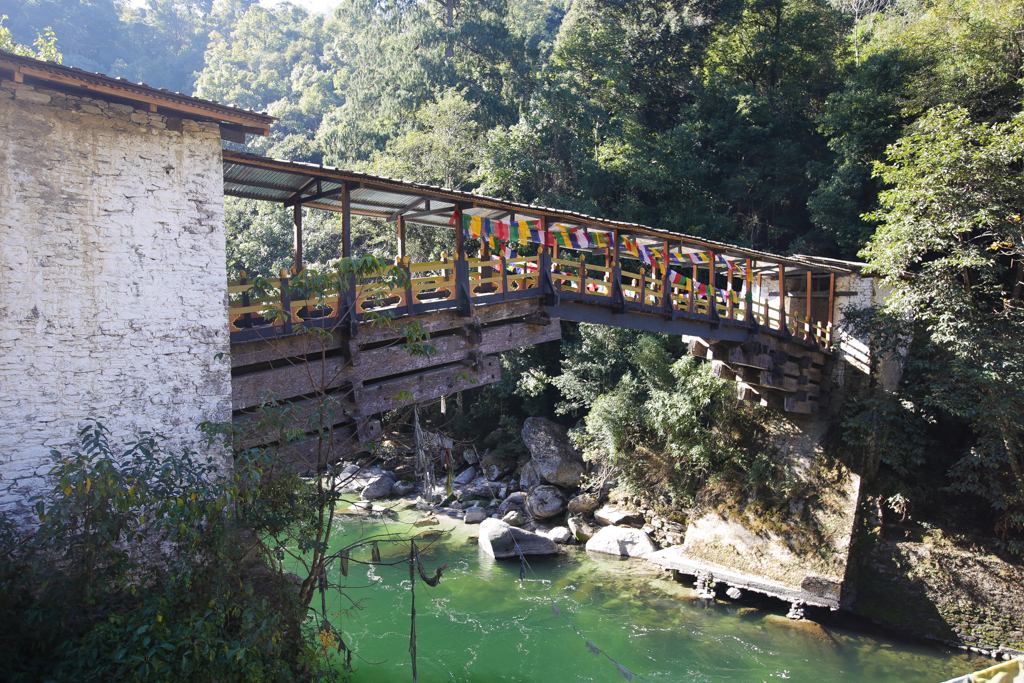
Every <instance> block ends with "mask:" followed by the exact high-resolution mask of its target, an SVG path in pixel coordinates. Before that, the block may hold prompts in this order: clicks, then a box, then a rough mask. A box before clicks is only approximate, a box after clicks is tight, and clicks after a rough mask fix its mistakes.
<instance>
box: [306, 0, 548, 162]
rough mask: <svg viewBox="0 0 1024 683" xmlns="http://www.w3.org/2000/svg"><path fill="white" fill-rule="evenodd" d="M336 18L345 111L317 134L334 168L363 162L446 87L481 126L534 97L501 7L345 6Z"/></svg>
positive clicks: (361, 1) (524, 58) (460, 3)
mask: <svg viewBox="0 0 1024 683" xmlns="http://www.w3.org/2000/svg"><path fill="white" fill-rule="evenodd" d="M336 17H337V18H338V19H337V20H338V21H347V22H349V26H350V29H349V33H348V35H350V36H351V40H350V42H349V43H348V44H347V45H346V48H347V51H348V53H349V58H348V63H349V65H350V68H349V69H348V71H347V72H346V88H345V103H344V106H342V107H340V108H339V109H337V110H336V111H335V112H333V113H332V114H331V116H329V117H328V118H327V119H326V120H325V121H324V124H323V126H322V127H321V129H320V131H319V133H318V139H319V140H320V141H321V144H322V145H323V147H324V149H325V151H326V152H327V158H328V159H329V160H330V162H331V163H335V164H351V163H353V162H356V161H365V160H367V159H369V158H370V157H371V156H372V154H373V153H374V152H375V151H378V150H380V149H383V147H384V145H385V144H386V142H387V141H388V140H389V139H391V138H392V137H396V136H399V135H401V134H403V133H404V132H407V131H408V130H410V129H411V128H413V127H414V125H413V121H412V118H411V116H410V113H411V112H415V111H418V110H419V109H420V108H421V107H422V106H423V105H425V104H426V103H428V102H430V101H431V100H433V99H434V97H435V93H439V92H443V91H444V90H446V89H448V88H454V89H456V90H458V91H459V92H462V93H464V96H465V98H466V99H467V100H468V101H470V102H473V103H474V104H476V105H477V110H476V113H475V117H476V118H477V120H479V121H481V123H482V124H483V125H484V126H486V127H490V126H493V125H495V124H496V123H499V122H500V123H507V122H510V121H512V120H514V118H515V117H516V116H518V114H519V111H520V109H521V108H522V107H523V105H524V104H525V102H526V100H527V98H528V97H529V95H530V92H531V91H532V86H531V84H530V81H531V77H532V68H531V67H532V65H531V63H530V60H529V59H528V55H527V52H526V47H525V42H524V39H523V38H522V36H520V35H518V34H517V33H515V32H513V31H512V30H511V29H510V27H509V25H508V8H507V5H506V3H505V1H504V0H486V1H485V2H470V1H469V0H437V1H434V2H412V1H409V0H346V2H345V3H344V4H343V5H341V6H340V7H339V8H338V10H336Z"/></svg>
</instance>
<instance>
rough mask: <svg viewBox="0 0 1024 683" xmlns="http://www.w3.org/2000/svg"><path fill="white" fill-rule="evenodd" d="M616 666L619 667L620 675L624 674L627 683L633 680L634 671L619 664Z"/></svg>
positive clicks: (616, 663)
mask: <svg viewBox="0 0 1024 683" xmlns="http://www.w3.org/2000/svg"><path fill="white" fill-rule="evenodd" d="M615 666H617V667H619V673H620V674H622V677H623V678H625V679H626V680H627V681H632V680H633V672H632V671H630V670H629V669H627V668H626V667H624V666H622V665H621V664H619V663H618V662H615Z"/></svg>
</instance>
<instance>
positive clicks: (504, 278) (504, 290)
mask: <svg viewBox="0 0 1024 683" xmlns="http://www.w3.org/2000/svg"><path fill="white" fill-rule="evenodd" d="M499 261H500V263H501V300H502V301H506V300H508V266H507V265H505V254H504V253H502V254H501V256H500V257H499Z"/></svg>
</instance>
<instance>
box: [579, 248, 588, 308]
mask: <svg viewBox="0 0 1024 683" xmlns="http://www.w3.org/2000/svg"><path fill="white" fill-rule="evenodd" d="M586 291H587V252H580V301H583V293H584V292H586Z"/></svg>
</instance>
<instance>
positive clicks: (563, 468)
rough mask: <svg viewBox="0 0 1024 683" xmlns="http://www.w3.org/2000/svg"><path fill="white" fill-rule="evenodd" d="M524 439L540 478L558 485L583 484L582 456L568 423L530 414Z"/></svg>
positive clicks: (524, 430) (524, 428) (525, 423)
mask: <svg viewBox="0 0 1024 683" xmlns="http://www.w3.org/2000/svg"><path fill="white" fill-rule="evenodd" d="M523 441H524V442H525V443H526V446H527V448H529V449H530V455H532V456H533V459H532V460H531V462H532V463H533V464H534V467H535V468H536V469H537V473H538V474H539V475H540V477H541V479H543V480H544V481H546V482H547V483H549V484H554V485H556V486H566V487H573V486H579V485H580V477H582V476H583V458H582V457H581V455H580V453H579V451H577V450H576V449H575V448H573V447H572V444H571V443H569V435H568V433H567V432H566V429H565V427H563V426H561V425H559V424H556V423H554V422H552V421H551V420H549V419H547V418H544V417H530V418H527V419H526V422H524V423H523ZM524 488H525V487H524Z"/></svg>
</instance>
